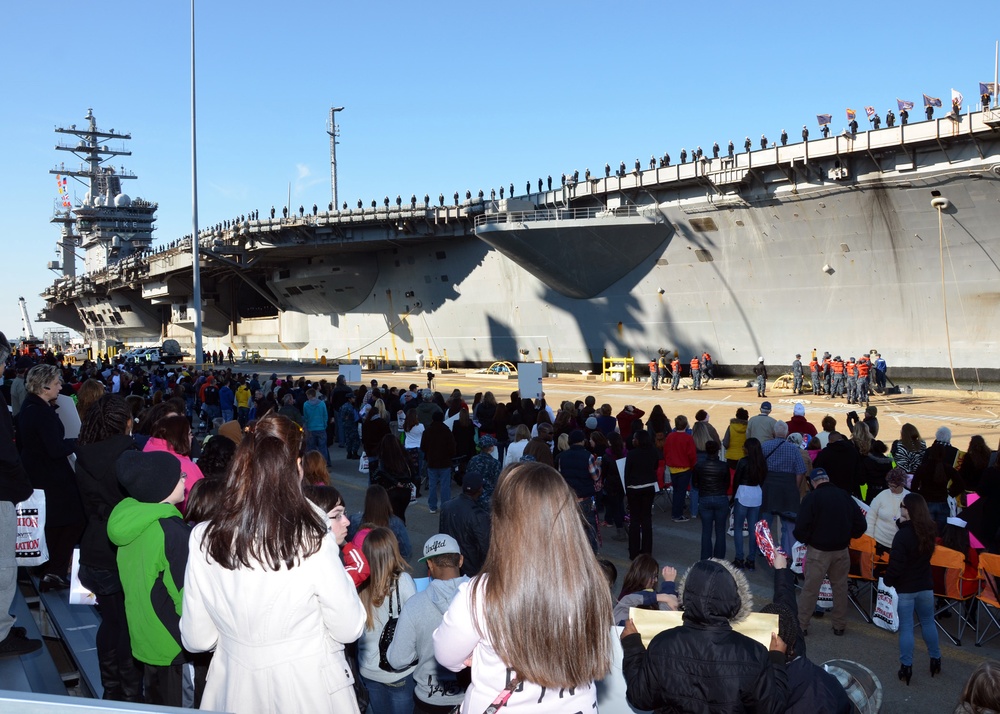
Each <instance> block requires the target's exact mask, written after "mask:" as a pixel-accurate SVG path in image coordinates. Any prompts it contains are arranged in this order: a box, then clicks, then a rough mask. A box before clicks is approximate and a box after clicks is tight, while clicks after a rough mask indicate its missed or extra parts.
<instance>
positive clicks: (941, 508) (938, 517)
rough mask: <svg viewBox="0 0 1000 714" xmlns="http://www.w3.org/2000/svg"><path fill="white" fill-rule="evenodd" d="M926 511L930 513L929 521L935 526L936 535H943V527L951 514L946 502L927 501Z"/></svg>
mask: <svg viewBox="0 0 1000 714" xmlns="http://www.w3.org/2000/svg"><path fill="white" fill-rule="evenodd" d="M927 510H928V511H930V512H931V520H933V521H934V523H935V524H936V525H937V529H938V535H944V527H945V525H946V524H947V522H948V516H949V515H950V513H951V510H950V509H949V508H948V502H947V501H941V502H938V501H934V502H931V501H928V502H927Z"/></svg>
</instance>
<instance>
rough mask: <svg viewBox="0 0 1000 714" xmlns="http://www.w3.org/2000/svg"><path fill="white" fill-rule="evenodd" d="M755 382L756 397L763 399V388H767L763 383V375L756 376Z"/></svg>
mask: <svg viewBox="0 0 1000 714" xmlns="http://www.w3.org/2000/svg"><path fill="white" fill-rule="evenodd" d="M756 382H757V396H758V397H763V396H764V391H765V387H766V386H767V385H766V384H765V383H764V375H762V374H758V375H757V379H756Z"/></svg>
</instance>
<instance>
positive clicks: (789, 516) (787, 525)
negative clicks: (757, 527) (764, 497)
mask: <svg viewBox="0 0 1000 714" xmlns="http://www.w3.org/2000/svg"><path fill="white" fill-rule="evenodd" d="M779 516H780V517H781V542H777V543H775V545H778V546H780V547H781V549H782V550H783V551H785V553H786V554H789V555H790V554H791V552H792V546H794V545H795V536H794V535H792V531H794V530H795V514H794V513H772V514H771V515H770V517H768V519H767V520H768V524H767V527H768V528H770V529H771V537H772V538H774V536H775V527H774V524H775V519H777V518H778V517H779ZM750 537H751V538H754V535H753V525H752V524H751V530H750Z"/></svg>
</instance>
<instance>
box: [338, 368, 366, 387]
mask: <svg viewBox="0 0 1000 714" xmlns="http://www.w3.org/2000/svg"><path fill="white" fill-rule="evenodd" d="M338 374H339V375H340V376H342V377H343V378H344V379H345V380H346V381H347V383H348V384H360V382H361V365H360V364H342V365H340V367H339V369H338Z"/></svg>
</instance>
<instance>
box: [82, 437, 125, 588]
mask: <svg viewBox="0 0 1000 714" xmlns="http://www.w3.org/2000/svg"><path fill="white" fill-rule="evenodd" d="M137 448H138V447H137V446H136V445H135V441H133V439H132V437H131V436H128V435H127V434H116V435H115V436H112V437H111V438H110V439H105V440H104V441H98V442H97V443H94V444H85V445H83V446H79V447H77V452H76V483H77V486H79V488H80V497H81V498H82V499H83V511H84V513H85V514H86V516H87V527H86V529H85V530H84V531H83V537H82V538H81V539H80V562H81V563H82V564H83V565H88V566H90V567H92V568H101V569H103V570H110V571H112V572H116V573H117V572H118V562H117V560H116V557H115V553H116V552H117V551H118V549H117V548H116V547H114V546H113V545H112V544H111V541H110V540H108V516H110V515H111V511H112V509H114V507H115V506H117V505H118V504H119V503H120V502H121V501H122V499H124V498H125V497H126V496H127V495H128V494H126V493H125V491H124V489H123V488H122V487H121V484H119V483H118V472H117V471H116V470H115V464H117V463H118V457H119V456H121V455H122V453H124V452H126V451H131V450H133V449H137Z"/></svg>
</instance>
